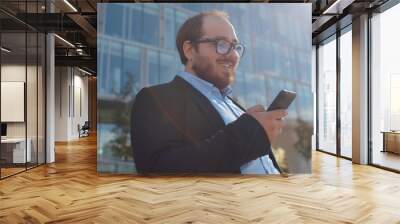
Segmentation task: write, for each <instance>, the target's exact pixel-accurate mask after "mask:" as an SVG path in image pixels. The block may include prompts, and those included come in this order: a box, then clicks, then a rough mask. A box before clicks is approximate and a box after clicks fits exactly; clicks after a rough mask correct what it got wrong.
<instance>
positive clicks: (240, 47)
mask: <svg viewBox="0 0 400 224" xmlns="http://www.w3.org/2000/svg"><path fill="white" fill-rule="evenodd" d="M235 51H236V52H237V53H238V54H239V56H240V57H242V56H243V53H244V46H243V45H241V44H237V45H236V46H235Z"/></svg>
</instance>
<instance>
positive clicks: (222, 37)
mask: <svg viewBox="0 0 400 224" xmlns="http://www.w3.org/2000/svg"><path fill="white" fill-rule="evenodd" d="M214 38H215V39H224V40H226V41H229V42H231V41H230V40H229V38H227V37H224V36H215V37H214ZM232 42H233V43H239V41H238V40H237V39H234V40H233V41H232Z"/></svg>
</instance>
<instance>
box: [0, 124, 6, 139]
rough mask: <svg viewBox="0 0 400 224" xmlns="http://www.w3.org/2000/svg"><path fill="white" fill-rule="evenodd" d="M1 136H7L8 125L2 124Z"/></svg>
mask: <svg viewBox="0 0 400 224" xmlns="http://www.w3.org/2000/svg"><path fill="white" fill-rule="evenodd" d="M1 136H7V124H6V123H1Z"/></svg>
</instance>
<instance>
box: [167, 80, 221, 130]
mask: <svg viewBox="0 0 400 224" xmlns="http://www.w3.org/2000/svg"><path fill="white" fill-rule="evenodd" d="M173 83H175V84H176V85H177V86H178V87H179V88H181V89H182V90H183V93H184V94H185V95H186V97H187V98H188V101H191V102H193V103H194V104H195V105H196V106H197V107H198V109H199V110H200V111H201V112H202V113H203V115H204V116H205V117H206V118H207V120H208V121H209V124H211V125H212V126H213V128H215V129H219V128H221V127H223V126H225V123H224V120H223V119H222V117H221V116H220V115H219V113H218V111H217V110H216V109H215V108H214V106H213V105H212V104H211V102H210V101H209V100H208V99H207V97H205V96H204V95H203V94H202V93H201V92H199V91H198V90H197V89H195V88H194V87H193V86H192V85H190V84H189V83H188V82H186V81H185V80H184V79H182V78H181V77H179V76H175V78H174V80H173Z"/></svg>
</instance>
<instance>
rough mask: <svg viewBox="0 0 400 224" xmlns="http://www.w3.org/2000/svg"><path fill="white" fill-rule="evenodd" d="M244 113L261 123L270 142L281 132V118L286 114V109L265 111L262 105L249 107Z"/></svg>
mask: <svg viewBox="0 0 400 224" xmlns="http://www.w3.org/2000/svg"><path fill="white" fill-rule="evenodd" d="M246 113H248V114H249V115H251V116H252V117H254V118H255V119H256V120H257V121H258V123H260V124H261V126H262V127H263V128H264V131H265V133H266V134H267V136H268V139H269V141H270V143H271V144H272V143H273V142H275V139H276V136H278V134H279V133H280V132H281V129H282V128H283V126H284V122H283V118H284V117H285V116H286V115H287V114H288V113H287V111H286V110H273V111H266V110H265V109H264V107H263V106H262V105H256V106H253V107H250V108H249V109H247V110H246Z"/></svg>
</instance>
